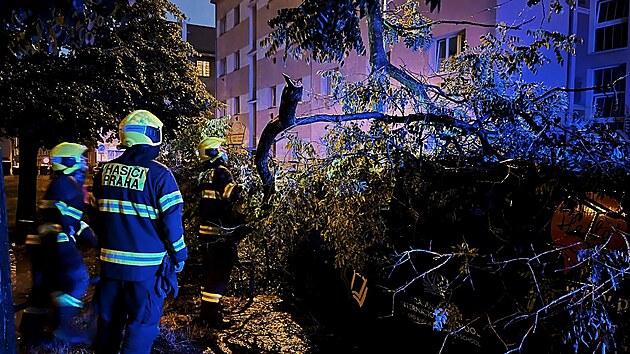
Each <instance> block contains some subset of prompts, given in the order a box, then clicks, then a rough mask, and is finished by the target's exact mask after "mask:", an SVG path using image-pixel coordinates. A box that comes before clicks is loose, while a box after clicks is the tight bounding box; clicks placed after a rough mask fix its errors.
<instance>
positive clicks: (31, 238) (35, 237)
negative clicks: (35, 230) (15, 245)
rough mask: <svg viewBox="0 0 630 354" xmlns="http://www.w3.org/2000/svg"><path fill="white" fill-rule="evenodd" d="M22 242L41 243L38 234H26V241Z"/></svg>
mask: <svg viewBox="0 0 630 354" xmlns="http://www.w3.org/2000/svg"><path fill="white" fill-rule="evenodd" d="M24 243H25V244H27V245H41V244H42V239H41V238H40V237H39V235H26V241H25V242H24Z"/></svg>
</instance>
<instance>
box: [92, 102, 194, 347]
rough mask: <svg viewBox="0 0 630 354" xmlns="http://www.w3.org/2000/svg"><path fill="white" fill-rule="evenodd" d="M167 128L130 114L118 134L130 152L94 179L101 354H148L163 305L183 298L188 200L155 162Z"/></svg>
mask: <svg viewBox="0 0 630 354" xmlns="http://www.w3.org/2000/svg"><path fill="white" fill-rule="evenodd" d="M162 126H163V124H162V122H161V121H160V120H159V119H158V118H157V117H156V116H155V115H153V114H152V113H151V112H149V111H146V110H136V111H133V112H131V113H130V114H129V115H127V116H126V117H125V118H124V119H123V120H122V122H121V123H120V125H119V129H118V135H119V139H120V142H121V144H122V147H123V148H125V152H124V153H123V154H122V155H121V156H120V157H118V158H116V159H114V160H112V161H109V162H108V163H106V164H105V165H103V167H102V168H101V170H100V171H99V172H98V173H97V174H96V175H95V177H94V185H93V186H92V193H93V195H94V197H95V198H96V201H97V203H98V209H99V210H98V222H99V224H98V227H97V231H98V232H99V237H100V243H101V254H100V260H101V262H100V265H101V277H100V281H99V283H98V285H97V288H96V295H95V296H96V304H97V307H98V311H99V320H98V323H97V334H96V340H95V343H94V349H95V351H96V353H118V352H119V351H120V352H121V353H126V354H130V353H146V354H148V353H149V352H150V351H151V347H152V345H153V341H154V340H155V339H156V338H157V336H158V334H159V327H158V326H159V322H160V318H161V317H162V312H163V307H164V300H165V298H166V296H168V295H169V294H170V293H171V292H172V293H173V297H175V296H177V290H178V288H177V275H176V273H178V272H180V271H181V270H182V269H183V267H184V261H185V260H186V258H187V256H188V250H187V248H186V245H185V243H184V230H183V226H182V208H183V199H182V195H181V193H180V191H179V187H178V185H177V182H176V181H175V177H174V176H173V173H172V172H171V171H170V170H169V169H168V168H167V167H166V166H164V165H163V164H161V163H159V162H156V161H155V158H157V157H158V155H159V153H160V145H161V143H162V138H163V136H162ZM101 233H102V235H101Z"/></svg>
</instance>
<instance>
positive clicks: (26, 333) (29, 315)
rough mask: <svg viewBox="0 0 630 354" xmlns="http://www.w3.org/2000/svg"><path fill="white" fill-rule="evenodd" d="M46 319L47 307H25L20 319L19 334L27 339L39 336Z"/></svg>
mask: <svg viewBox="0 0 630 354" xmlns="http://www.w3.org/2000/svg"><path fill="white" fill-rule="evenodd" d="M47 321H48V309H46V308H38V307H27V308H26V309H24V313H23V314H22V319H21V320H20V327H19V330H20V334H21V335H22V336H23V337H24V338H25V339H27V340H34V339H38V338H41V337H42V336H43V335H44V331H45V329H46V323H47Z"/></svg>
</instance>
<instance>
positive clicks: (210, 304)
mask: <svg viewBox="0 0 630 354" xmlns="http://www.w3.org/2000/svg"><path fill="white" fill-rule="evenodd" d="M215 237H216V236H212V235H200V240H201V242H202V243H203V244H202V247H203V250H204V253H203V269H204V270H205V276H204V279H203V282H202V294H201V313H200V318H201V319H203V320H208V321H209V322H215V321H220V319H221V313H220V306H219V300H220V299H221V296H223V294H225V291H226V289H227V285H228V282H229V281H230V274H231V273H232V268H233V267H234V264H235V263H236V260H237V258H238V255H237V250H236V243H235V242H233V241H229V240H221V241H214V242H212V241H206V240H207V239H212V238H215Z"/></svg>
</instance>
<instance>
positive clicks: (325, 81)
mask: <svg viewBox="0 0 630 354" xmlns="http://www.w3.org/2000/svg"><path fill="white" fill-rule="evenodd" d="M337 71H339V68H334V69H331V70H328V73H327V75H325V76H324V75H322V80H321V82H320V87H319V88H320V92H321V93H322V95H324V96H330V95H331V94H332V92H333V82H332V76H333V75H335V74H336V72H337Z"/></svg>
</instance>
